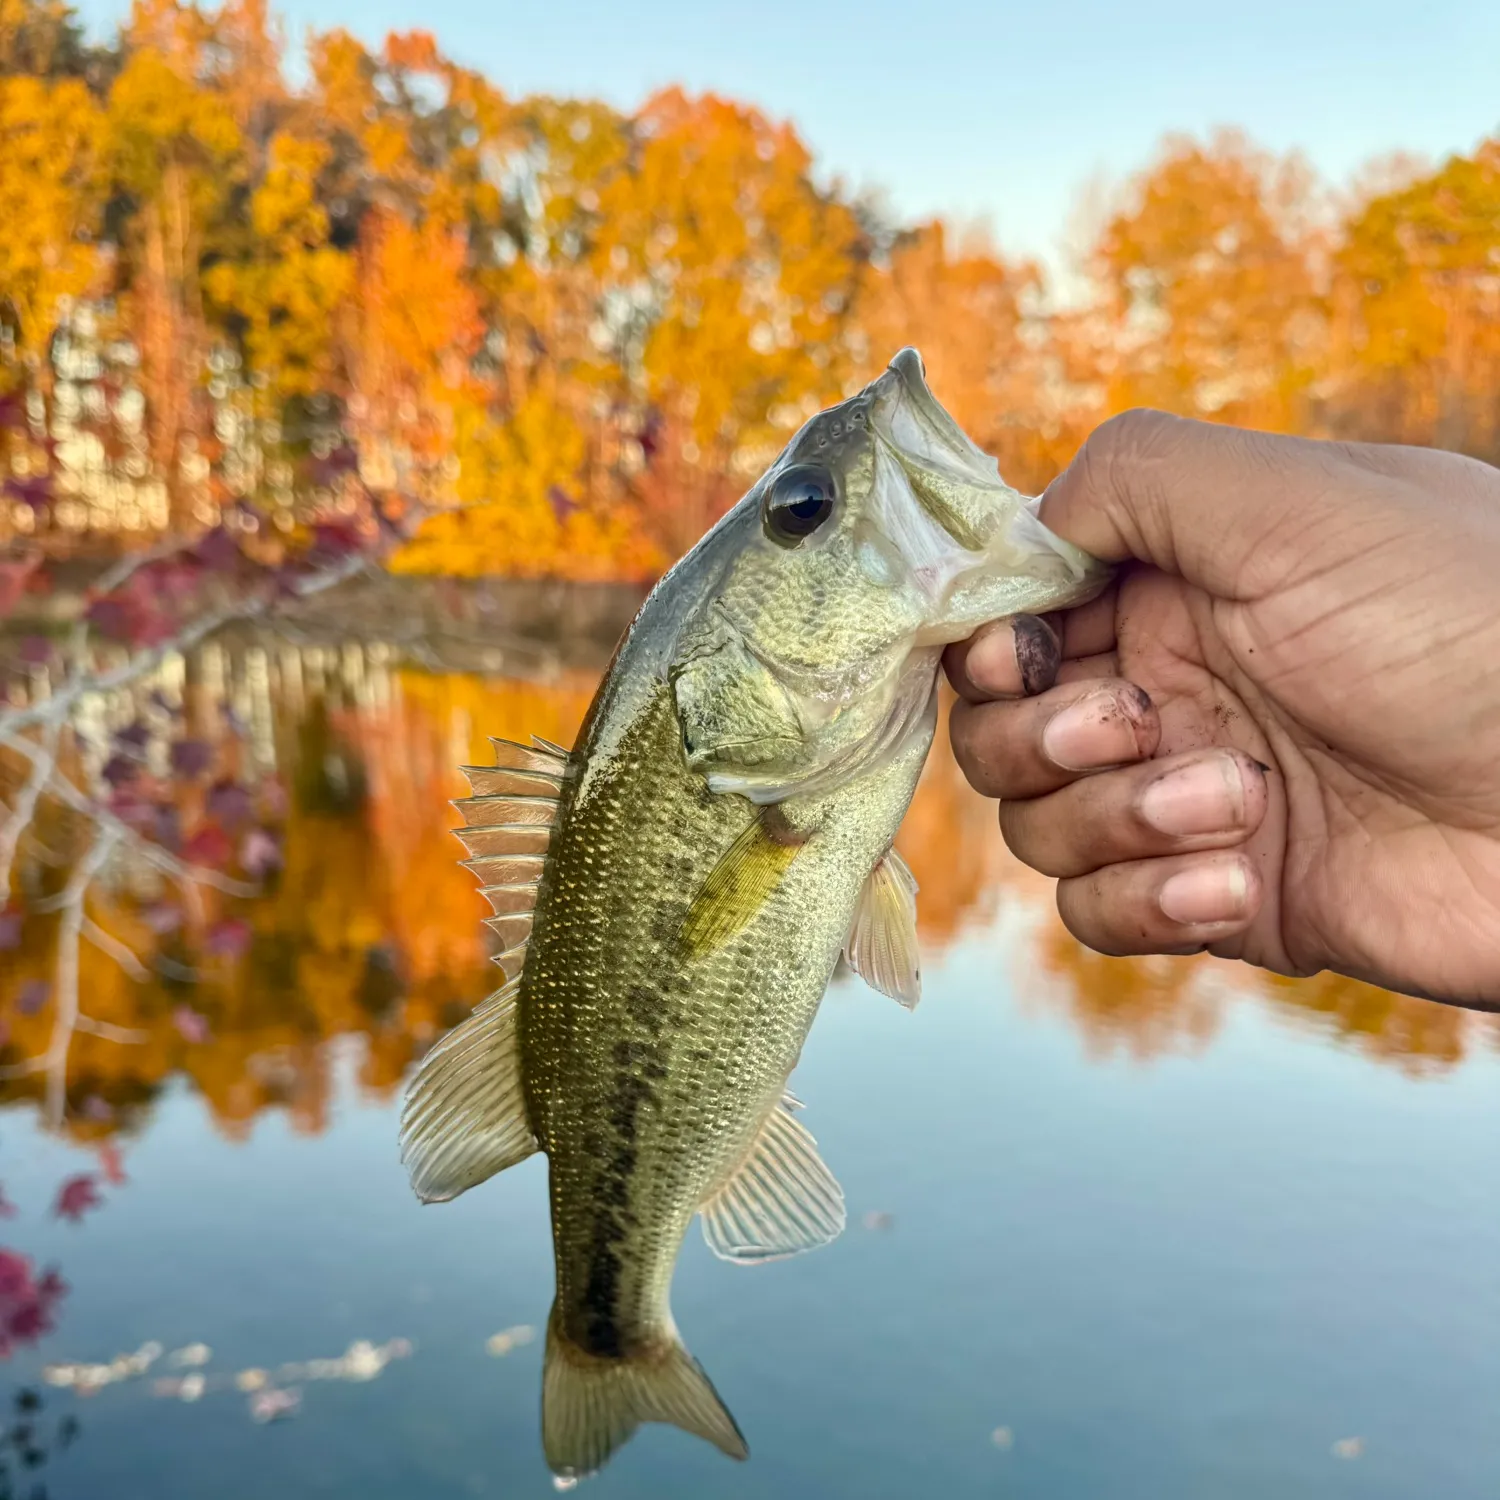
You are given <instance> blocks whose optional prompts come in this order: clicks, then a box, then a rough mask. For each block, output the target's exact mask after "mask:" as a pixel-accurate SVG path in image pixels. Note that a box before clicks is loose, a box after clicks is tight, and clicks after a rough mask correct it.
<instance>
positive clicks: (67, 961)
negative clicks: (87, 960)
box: [44, 828, 116, 1130]
mask: <svg viewBox="0 0 1500 1500" xmlns="http://www.w3.org/2000/svg"><path fill="white" fill-rule="evenodd" d="M115 842H116V840H115V836H114V834H113V833H111V832H110V831H109V830H108V829H105V828H100V829H98V831H97V832H96V833H95V835H94V842H93V843H92V844H90V845H89V848H88V852H87V853H86V854H85V855H84V856H83V858H82V859H80V860H79V861H78V863H77V864H76V865H74V866H73V871H72V873H71V874H70V875H69V876H68V883H67V886H66V888H65V890H66V894H67V897H68V900H67V904H66V905H65V906H64V907H63V915H62V921H61V922H60V923H59V924H58V931H57V979H56V984H55V989H54V995H53V1002H52V1004H53V1019H52V1041H51V1042H50V1044H49V1045H48V1047H47V1051H46V1053H45V1054H44V1056H45V1067H46V1072H47V1103H46V1119H47V1123H48V1124H49V1125H50V1126H51V1127H52V1128H53V1129H54V1130H60V1129H61V1128H62V1123H63V1118H64V1116H65V1114H66V1112H67V1102H68V1049H69V1047H71V1046H72V1043H73V1033H74V1032H75V1031H76V1030H77V1029H78V1019H79V1017H78V952H79V946H80V939H81V937H82V934H83V924H84V910H83V908H84V903H85V901H86V900H87V899H88V890H89V886H90V885H91V884H92V883H93V880H94V876H96V875H97V874H98V873H99V871H100V870H101V869H103V867H104V862H105V860H107V859H108V858H109V856H110V851H111V850H112V849H113V848H114V846H115Z"/></svg>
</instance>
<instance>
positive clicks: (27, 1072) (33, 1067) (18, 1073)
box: [0, 1052, 48, 1078]
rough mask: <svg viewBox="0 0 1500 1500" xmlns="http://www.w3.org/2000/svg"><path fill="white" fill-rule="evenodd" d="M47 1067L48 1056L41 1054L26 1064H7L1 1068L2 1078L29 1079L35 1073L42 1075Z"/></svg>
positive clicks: (28, 1059)
mask: <svg viewBox="0 0 1500 1500" xmlns="http://www.w3.org/2000/svg"><path fill="white" fill-rule="evenodd" d="M47 1065H48V1057H47V1054H46V1053H45V1052H41V1053H38V1054H37V1056H35V1057H28V1058H27V1059H26V1061H25V1062H18V1063H7V1064H6V1065H5V1067H3V1068H0V1078H29V1077H30V1076H31V1075H32V1074H33V1073H40V1072H41V1071H42V1070H43V1069H44V1068H45V1067H47Z"/></svg>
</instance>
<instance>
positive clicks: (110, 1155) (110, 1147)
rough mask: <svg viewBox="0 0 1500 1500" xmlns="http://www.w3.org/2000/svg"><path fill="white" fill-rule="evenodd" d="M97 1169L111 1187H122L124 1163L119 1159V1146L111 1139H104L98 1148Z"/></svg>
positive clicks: (123, 1182) (123, 1183)
mask: <svg viewBox="0 0 1500 1500" xmlns="http://www.w3.org/2000/svg"><path fill="white" fill-rule="evenodd" d="M99 1170H100V1171H101V1172H103V1173H104V1180H105V1181H106V1182H107V1183H109V1184H110V1186H111V1187H124V1185H125V1180H126V1179H125V1163H124V1162H123V1161H122V1160H121V1159H120V1148H119V1147H118V1146H117V1145H115V1143H114V1142H113V1141H105V1143H104V1144H103V1145H102V1146H100V1148H99Z"/></svg>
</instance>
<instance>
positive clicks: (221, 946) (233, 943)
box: [203, 917, 254, 958]
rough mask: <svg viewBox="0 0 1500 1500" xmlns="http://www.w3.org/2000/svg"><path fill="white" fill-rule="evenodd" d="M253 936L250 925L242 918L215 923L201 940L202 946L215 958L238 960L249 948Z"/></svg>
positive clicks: (231, 918) (232, 918)
mask: <svg viewBox="0 0 1500 1500" xmlns="http://www.w3.org/2000/svg"><path fill="white" fill-rule="evenodd" d="M252 936H254V934H253V932H252V931H251V927H250V924H249V923H248V922H247V921H245V920H244V918H242V917H229V918H226V920H224V921H222V922H215V923H214V925H213V926H212V927H210V928H209V929H208V932H207V933H206V934H205V936H204V939H203V946H204V948H205V949H206V950H207V951H208V952H209V953H212V954H213V955H214V956H215V957H216V958H238V957H239V956H240V954H242V953H243V952H244V951H245V949H246V948H248V947H249V946H250V939H251V937H252Z"/></svg>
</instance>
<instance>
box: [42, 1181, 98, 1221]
mask: <svg viewBox="0 0 1500 1500" xmlns="http://www.w3.org/2000/svg"><path fill="white" fill-rule="evenodd" d="M103 1203H104V1200H103V1199H102V1198H101V1197H100V1196H99V1184H98V1182H97V1180H96V1179H95V1177H94V1176H93V1174H92V1173H89V1172H81V1173H79V1175H78V1176H77V1177H70V1178H68V1180H67V1181H66V1182H65V1183H63V1185H62V1186H61V1187H60V1188H58V1190H57V1202H56V1203H54V1204H53V1205H52V1212H53V1213H54V1214H56V1215H57V1217H58V1218H59V1219H68V1220H70V1221H71V1222H72V1223H74V1224H77V1223H78V1222H79V1221H80V1220H81V1219H82V1218H83V1216H84V1215H85V1214H86V1213H89V1212H91V1211H92V1210H93V1209H96V1208H99V1207H101V1206H102V1205H103Z"/></svg>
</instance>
